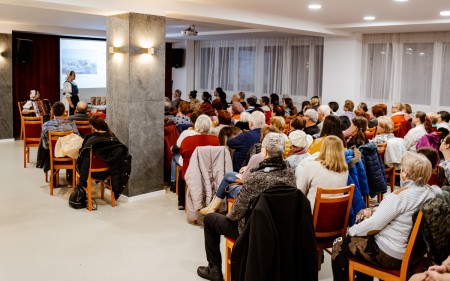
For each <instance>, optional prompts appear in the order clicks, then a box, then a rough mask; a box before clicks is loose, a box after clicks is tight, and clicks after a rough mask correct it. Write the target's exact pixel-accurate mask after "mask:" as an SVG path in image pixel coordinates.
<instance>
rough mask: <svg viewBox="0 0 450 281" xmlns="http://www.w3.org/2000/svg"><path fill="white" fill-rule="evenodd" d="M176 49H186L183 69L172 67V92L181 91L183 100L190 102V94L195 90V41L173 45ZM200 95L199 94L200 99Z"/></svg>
mask: <svg viewBox="0 0 450 281" xmlns="http://www.w3.org/2000/svg"><path fill="white" fill-rule="evenodd" d="M172 48H174V49H185V52H184V56H185V59H184V65H183V67H179V68H174V67H172V81H173V86H172V91H175V89H180V90H181V92H182V95H181V99H183V100H188V96H189V92H190V91H192V90H194V61H195V57H194V56H195V52H194V41H184V42H183V43H174V44H172ZM198 96H199V94H197V98H198Z"/></svg>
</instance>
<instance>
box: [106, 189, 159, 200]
mask: <svg viewBox="0 0 450 281" xmlns="http://www.w3.org/2000/svg"><path fill="white" fill-rule="evenodd" d="M106 192H109V189H105V193H106ZM164 194H166V191H165V190H164V189H163V190H158V191H153V192H149V193H145V194H141V195H136V196H131V197H128V196H126V195H123V194H122V195H120V197H119V200H118V201H122V202H126V203H132V202H136V201H141V200H144V199H148V198H154V197H159V196H161V195H164Z"/></svg>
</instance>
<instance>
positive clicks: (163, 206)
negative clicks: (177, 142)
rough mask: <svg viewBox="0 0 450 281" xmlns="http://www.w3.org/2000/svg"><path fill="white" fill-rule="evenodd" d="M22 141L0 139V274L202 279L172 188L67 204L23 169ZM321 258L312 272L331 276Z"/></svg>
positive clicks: (197, 231) (59, 192)
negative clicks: (134, 197)
mask: <svg viewBox="0 0 450 281" xmlns="http://www.w3.org/2000/svg"><path fill="white" fill-rule="evenodd" d="M22 145H23V143H22V142H21V141H14V142H13V141H2V142H0V155H1V160H0V179H1V184H0V189H1V192H0V280H5V281H10V280H11V281H12V280H14V281H30V280H34V281H40V280H42V281H62V280H64V281H71V280H74V281H75V280H76V281H80V280H88V281H90V280H95V281H103V280H108V281H116V280H117V281H118V280H126V281H129V280H132V281H140V280H146V281H148V280H157V281H160V280H161V281H163V280H171V281H173V280H180V281H189V280H204V279H202V278H200V277H198V276H197V274H196V268H197V266H199V265H205V264H206V257H205V251H204V246H203V228H202V227H201V226H196V225H191V224H188V223H187V222H186V218H185V214H184V212H183V211H178V210H177V208H176V205H177V201H176V196H175V195H174V194H173V193H170V192H168V193H159V194H157V195H155V196H154V197H152V198H147V199H143V200H139V201H135V202H126V201H124V200H123V199H119V202H118V205H117V206H116V207H115V208H111V206H110V205H108V203H109V200H108V199H107V200H108V201H106V202H105V201H103V200H101V199H97V203H98V210H97V211H92V212H88V211H87V210H85V209H83V210H74V209H71V208H70V207H69V206H68V203H67V200H68V198H69V194H70V192H71V190H70V189H69V188H67V187H62V188H58V189H55V191H54V196H50V195H49V188H48V184H47V183H46V182H45V181H44V174H43V172H42V170H40V169H36V168H34V163H30V164H29V165H28V168H26V169H24V168H23V162H22V161H23V147H22ZM35 154H36V150H35V149H34V150H33V149H32V154H31V155H32V157H31V161H32V162H34V161H35ZM97 197H98V196H97ZM105 198H108V197H107V196H105ZM222 249H223V247H222ZM325 258H326V259H325V263H324V264H323V266H322V271H321V272H320V273H319V278H320V280H331V279H332V275H331V266H330V259H329V255H327V254H326V255H325Z"/></svg>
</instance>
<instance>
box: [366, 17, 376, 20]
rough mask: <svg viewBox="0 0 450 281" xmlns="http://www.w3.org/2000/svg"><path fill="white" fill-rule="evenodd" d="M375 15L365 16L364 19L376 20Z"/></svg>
mask: <svg viewBox="0 0 450 281" xmlns="http://www.w3.org/2000/svg"><path fill="white" fill-rule="evenodd" d="M374 19H375V17H374V16H365V17H364V20H374Z"/></svg>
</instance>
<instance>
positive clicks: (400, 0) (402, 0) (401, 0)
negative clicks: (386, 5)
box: [394, 0, 409, 2]
mask: <svg viewBox="0 0 450 281" xmlns="http://www.w3.org/2000/svg"><path fill="white" fill-rule="evenodd" d="M394 1H395V2H408V1H409V0H394Z"/></svg>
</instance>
